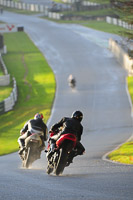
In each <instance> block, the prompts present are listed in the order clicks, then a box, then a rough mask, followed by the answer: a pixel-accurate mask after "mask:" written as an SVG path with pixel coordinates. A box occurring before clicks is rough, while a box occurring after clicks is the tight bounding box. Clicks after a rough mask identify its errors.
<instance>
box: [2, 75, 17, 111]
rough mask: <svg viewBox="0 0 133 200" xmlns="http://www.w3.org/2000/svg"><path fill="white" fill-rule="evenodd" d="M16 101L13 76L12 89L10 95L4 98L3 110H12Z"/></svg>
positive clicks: (15, 87) (15, 86)
mask: <svg viewBox="0 0 133 200" xmlns="http://www.w3.org/2000/svg"><path fill="white" fill-rule="evenodd" d="M16 101H17V85H16V80H15V78H13V90H12V92H11V94H10V96H9V97H8V98H6V99H5V100H4V111H5V112H7V111H9V110H12V109H13V106H14V105H15V103H16Z"/></svg>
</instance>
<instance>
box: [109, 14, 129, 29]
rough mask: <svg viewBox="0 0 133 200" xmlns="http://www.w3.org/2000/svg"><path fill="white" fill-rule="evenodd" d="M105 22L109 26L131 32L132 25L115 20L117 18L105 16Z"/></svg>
mask: <svg viewBox="0 0 133 200" xmlns="http://www.w3.org/2000/svg"><path fill="white" fill-rule="evenodd" d="M106 22H107V23H109V24H114V25H117V26H121V27H123V28H126V29H129V30H133V24H128V23H127V22H124V21H122V20H120V19H117V18H113V17H109V16H107V17H106Z"/></svg>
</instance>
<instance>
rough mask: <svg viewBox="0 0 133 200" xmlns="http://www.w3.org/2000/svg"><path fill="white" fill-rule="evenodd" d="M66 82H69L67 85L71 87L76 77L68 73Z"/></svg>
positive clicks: (73, 85) (74, 83)
mask: <svg viewBox="0 0 133 200" xmlns="http://www.w3.org/2000/svg"><path fill="white" fill-rule="evenodd" d="M68 83H69V86H70V87H72V88H74V87H75V86H76V79H75V78H74V77H73V75H72V74H70V75H69V77H68Z"/></svg>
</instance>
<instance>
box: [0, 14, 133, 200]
mask: <svg viewBox="0 0 133 200" xmlns="http://www.w3.org/2000/svg"><path fill="white" fill-rule="evenodd" d="M0 20H3V21H5V22H8V23H14V24H17V25H23V26H24V29H25V32H26V33H27V34H28V35H29V37H30V38H31V39H32V41H33V42H34V43H35V45H36V46H37V47H38V48H39V49H40V50H41V52H42V53H43V54H44V55H45V57H46V59H47V61H48V63H49V65H50V66H51V68H52V69H53V71H54V73H55V77H56V81H57V91H56V97H55V101H54V105H53V110H52V114H51V117H50V119H49V121H48V126H49V127H50V126H51V125H52V124H53V123H55V122H57V121H58V120H60V118H61V117H63V116H71V113H72V112H73V111H75V110H81V111H82V112H83V113H84V119H83V126H84V133H83V137H82V143H83V145H84V146H85V148H86V153H85V155H83V156H79V157H76V158H75V159H74V163H73V164H71V165H70V166H69V167H67V168H66V169H65V170H64V173H63V175H62V176H59V177H56V176H52V175H51V176H49V175H47V174H46V158H45V154H44V153H42V157H41V160H38V161H36V162H35V163H34V164H33V166H32V169H23V168H21V161H20V159H19V157H18V154H17V153H13V154H10V155H6V156H1V157H0V200H18V199H19V200H23V199H26V200H55V199H60V200H68V199H69V200H75V199H76V200H81V199H82V200H131V199H132V198H133V178H132V174H133V166H130V165H120V164H114V163H111V162H107V161H105V160H102V156H103V155H104V154H105V153H107V152H108V151H110V150H112V149H114V148H115V147H117V145H119V144H120V143H122V142H124V141H125V140H127V139H128V138H129V137H130V136H131V134H132V118H131V105H130V103H129V98H128V94H127V90H126V76H127V73H126V71H125V70H124V69H123V68H122V67H121V66H120V65H119V63H118V62H117V61H116V59H115V58H114V56H113V55H112V53H111V52H110V51H109V49H108V39H109V38H110V37H111V38H114V39H116V40H120V38H119V37H118V36H116V35H111V34H107V33H103V32H99V31H95V30H92V29H89V28H85V27H82V26H80V25H74V24H57V23H54V22H50V21H47V20H44V19H40V18H37V17H36V16H26V15H19V14H13V13H10V12H6V11H5V12H4V13H3V15H1V19H0ZM71 73H72V74H73V75H74V76H75V77H76V80H77V87H76V89H75V90H71V88H69V87H68V83H67V78H68V76H69V74H71Z"/></svg>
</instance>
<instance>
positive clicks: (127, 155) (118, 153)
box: [108, 142, 133, 164]
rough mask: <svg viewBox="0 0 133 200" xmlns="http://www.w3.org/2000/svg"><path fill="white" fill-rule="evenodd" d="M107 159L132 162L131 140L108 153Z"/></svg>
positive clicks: (125, 162) (132, 147) (132, 143)
mask: <svg viewBox="0 0 133 200" xmlns="http://www.w3.org/2000/svg"><path fill="white" fill-rule="evenodd" d="M108 157H109V159H110V160H112V161H115V162H119V163H124V164H133V142H127V143H125V144H123V145H122V146H121V147H120V148H119V149H117V150H115V151H113V152H112V153H110V154H109V155H108Z"/></svg>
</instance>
